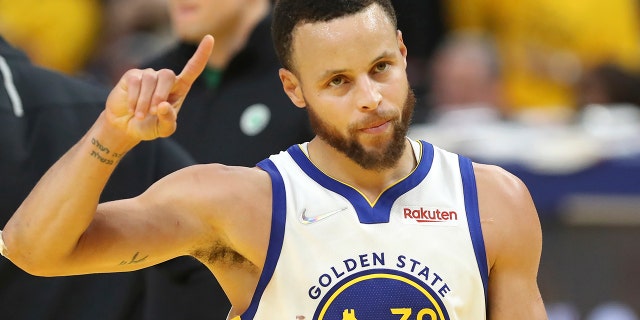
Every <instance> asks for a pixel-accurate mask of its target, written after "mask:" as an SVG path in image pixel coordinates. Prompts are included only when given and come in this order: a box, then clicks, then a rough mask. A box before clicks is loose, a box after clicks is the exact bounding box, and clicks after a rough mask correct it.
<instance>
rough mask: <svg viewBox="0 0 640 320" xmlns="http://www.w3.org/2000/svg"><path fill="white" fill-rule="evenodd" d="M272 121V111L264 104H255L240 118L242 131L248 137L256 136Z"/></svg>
mask: <svg viewBox="0 0 640 320" xmlns="http://www.w3.org/2000/svg"><path fill="white" fill-rule="evenodd" d="M270 120H271V110H269V107H267V106H266V105H264V104H262V103H257V104H253V105H251V106H249V107H247V109H245V110H244V112H243V113H242V116H240V130H242V132H243V133H244V134H246V135H248V136H255V135H257V134H258V133H260V132H262V130H264V128H266V127H267V125H268V124H269V121H270Z"/></svg>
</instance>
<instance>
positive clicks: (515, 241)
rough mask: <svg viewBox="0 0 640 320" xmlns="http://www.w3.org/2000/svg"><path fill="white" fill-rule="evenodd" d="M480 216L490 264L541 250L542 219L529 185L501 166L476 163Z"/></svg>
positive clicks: (533, 253)
mask: <svg viewBox="0 0 640 320" xmlns="http://www.w3.org/2000/svg"><path fill="white" fill-rule="evenodd" d="M474 172H475V176H476V183H477V188H478V205H479V210H480V220H481V223H482V230H483V235H484V239H485V246H486V250H487V259H488V260H489V266H490V267H491V266H492V265H493V264H494V263H495V262H496V260H498V259H518V256H520V255H528V254H532V255H534V256H535V254H536V252H539V250H540V247H541V243H542V232H541V229H540V221H539V217H538V213H537V211H536V208H535V205H534V203H533V200H532V198H531V195H530V193H529V190H528V189H527V187H526V185H525V184H524V183H523V182H522V180H520V179H519V178H518V177H516V176H515V175H513V174H511V173H509V172H508V171H506V170H504V169H503V168H501V167H498V166H494V165H484V164H476V163H474Z"/></svg>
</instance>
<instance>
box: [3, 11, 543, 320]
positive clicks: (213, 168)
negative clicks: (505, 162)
mask: <svg viewBox="0 0 640 320" xmlns="http://www.w3.org/2000/svg"><path fill="white" fill-rule="evenodd" d="M273 33H274V42H275V43H276V50H277V51H278V54H279V57H280V59H281V62H282V63H283V65H284V69H281V71H280V73H279V74H280V79H281V81H282V83H283V87H284V90H285V92H286V93H287V95H288V96H289V97H290V99H291V100H292V102H293V103H294V104H295V105H296V106H298V107H306V108H307V111H308V112H309V116H310V119H311V123H312V124H313V125H314V129H315V132H316V137H315V138H314V139H312V140H311V141H310V142H309V143H304V144H300V145H294V146H292V147H291V148H289V149H288V150H287V151H286V152H282V153H280V154H278V155H275V156H272V157H270V158H269V159H267V160H264V161H263V162H260V163H259V164H258V166H257V167H253V168H249V167H228V166H223V165H220V164H208V165H197V166H192V167H190V168H187V169H183V170H180V171H178V172H176V173H174V174H171V175H169V176H167V177H166V178H165V179H162V180H161V181H160V182H158V183H157V184H155V185H154V186H152V187H151V188H149V189H148V190H147V191H146V192H145V193H143V194H142V195H140V196H138V197H135V198H132V199H126V200H120V201H115V202H108V203H102V204H98V199H97V195H98V194H99V192H100V190H101V189H102V185H103V184H104V183H105V181H107V179H108V178H109V176H110V174H111V171H113V169H114V167H115V166H114V165H110V164H106V163H103V162H101V161H96V159H94V158H92V157H91V154H92V152H97V153H98V154H99V155H101V156H102V157H106V158H107V159H109V160H114V161H117V159H118V158H119V156H120V155H121V154H124V153H126V152H128V151H129V150H131V149H132V148H133V147H134V146H135V145H137V144H138V143H140V141H142V140H152V139H155V138H158V137H165V136H169V135H170V134H172V133H173V131H174V130H175V129H176V118H177V112H178V111H179V110H180V108H181V106H182V102H183V101H184V96H185V95H186V93H187V91H188V89H189V86H190V84H191V83H192V82H193V81H194V80H195V79H196V78H197V75H198V74H199V73H200V72H201V71H202V70H203V69H204V67H205V64H206V60H207V59H208V56H209V54H210V52H211V51H212V47H213V39H212V37H210V36H207V37H205V38H204V39H203V40H202V42H201V44H200V46H199V48H198V50H197V51H196V53H195V54H194V56H193V58H192V59H191V60H190V61H189V63H187V65H186V66H185V68H184V69H183V71H182V72H181V73H180V74H179V75H178V76H175V74H174V73H173V72H171V71H168V70H161V71H157V72H156V71H153V70H131V71H129V72H127V73H126V74H125V75H124V76H123V78H122V79H121V81H120V82H119V84H118V85H117V86H116V88H114V90H113V91H112V93H111V94H110V97H109V99H108V102H107V106H106V110H105V112H104V113H103V114H102V115H101V116H100V117H99V118H98V120H97V121H96V123H95V125H94V126H93V127H92V128H91V129H90V130H89V132H88V133H87V135H86V136H85V138H84V139H83V140H81V141H80V142H79V143H78V144H77V145H76V146H75V147H74V148H72V149H71V150H70V151H69V153H67V154H66V155H65V156H64V157H63V158H62V159H61V160H60V162H58V163H57V164H56V165H55V166H54V167H53V168H52V169H51V170H50V171H49V172H48V173H47V174H46V175H45V176H44V177H43V179H42V180H41V181H40V183H39V184H38V186H36V188H34V190H33V192H32V193H31V194H30V196H29V197H28V198H27V199H26V200H25V202H24V203H23V204H22V206H21V208H20V209H19V210H18V211H17V212H16V213H15V214H14V216H13V217H12V219H11V220H10V221H9V222H8V223H7V225H6V227H5V229H4V233H3V234H1V235H0V236H2V237H3V239H4V242H5V244H6V248H5V249H4V250H3V252H4V255H5V256H7V257H8V258H9V259H10V260H12V261H13V262H14V263H15V264H16V265H18V266H19V267H21V268H23V269H24V270H26V271H28V272H30V273H33V274H39V275H47V276H55V275H71V274H85V273H95V272H124V271H132V270H137V269H141V268H145V267H149V266H152V265H155V264H157V263H160V262H162V261H166V260H167V259H171V258H174V257H176V256H180V255H191V256H194V257H196V258H198V259H199V260H200V261H201V262H202V263H203V264H205V265H206V266H207V267H208V268H209V269H210V270H211V271H212V273H213V274H214V275H215V276H216V278H217V279H218V280H219V281H220V284H221V285H222V287H223V288H224V290H225V293H226V294H227V296H228V297H229V299H230V301H231V303H232V305H233V307H232V310H231V312H230V315H229V318H231V319H245V320H246V319H340V318H341V317H343V319H353V318H356V319H389V318H393V319H400V318H403V319H414V318H417V319H424V318H426V316H427V315H428V316H429V317H430V318H431V319H479V318H480V319H482V318H485V314H489V317H490V318H491V319H544V318H546V317H545V315H544V307H543V304H542V300H541V297H540V293H539V290H538V288H537V284H536V273H537V266H538V262H539V257H540V250H541V232H540V225H539V221H538V217H537V214H536V211H535V208H534V206H533V203H532V201H531V198H530V196H529V193H528V192H527V190H526V187H525V186H524V185H523V184H522V183H521V182H520V181H519V180H518V179H517V178H515V177H514V176H512V175H510V174H508V173H506V172H504V171H503V170H501V169H499V168H497V167H493V166H486V165H480V164H472V163H471V162H470V161H468V160H466V159H465V158H462V157H460V158H459V157H458V156H456V155H453V154H450V153H447V152H445V151H442V150H440V149H437V148H435V147H433V146H431V145H430V144H428V143H426V142H418V141H411V140H408V139H406V138H405V136H404V134H405V133H406V131H407V128H408V126H409V121H410V116H411V109H412V102H413V98H412V95H411V91H410V90H409V85H408V81H407V77H406V72H405V67H406V60H405V57H406V54H407V49H406V47H405V46H404V44H403V41H402V36H401V34H400V33H399V32H398V31H397V29H396V22H395V14H394V11H393V8H392V6H391V5H390V3H389V2H388V1H386V0H376V1H373V0H369V1H367V0H350V1H345V0H340V1H338V0H334V1H329V0H328V1H321V2H320V1H315V0H304V1H302V0H280V1H279V2H278V3H277V4H276V7H275V9H274V22H273ZM91 141H100V143H101V145H104V146H108V147H109V149H110V153H108V154H107V153H105V152H101V151H100V150H99V149H96V146H94V145H92V144H91ZM113 153H115V155H114V154H113ZM61 175H64V176H65V177H66V179H65V180H62V179H56V177H59V176H61ZM78 187H79V188H78ZM71 189H73V190H74V192H73V194H74V195H75V196H73V197H69V194H72V193H71V192H70V190H71ZM63 231H64V232H63Z"/></svg>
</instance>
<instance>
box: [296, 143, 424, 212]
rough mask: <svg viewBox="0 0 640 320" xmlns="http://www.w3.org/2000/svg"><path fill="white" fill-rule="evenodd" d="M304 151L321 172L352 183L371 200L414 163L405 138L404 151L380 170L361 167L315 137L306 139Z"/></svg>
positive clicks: (413, 165) (351, 184)
mask: <svg viewBox="0 0 640 320" xmlns="http://www.w3.org/2000/svg"><path fill="white" fill-rule="evenodd" d="M308 152H309V158H310V159H311V161H312V162H313V163H314V164H315V165H316V166H317V167H318V168H319V169H320V170H322V172H324V173H325V174H327V175H328V176H330V177H332V178H334V179H336V180H338V181H341V182H343V183H345V184H348V185H350V186H352V187H354V188H355V189H357V190H358V191H360V192H361V193H362V194H364V195H365V196H366V197H367V199H368V200H369V202H371V203H372V202H373V201H375V199H377V198H378V196H379V195H380V194H381V193H382V192H384V191H385V190H386V189H387V188H389V187H390V186H392V185H393V184H395V183H397V182H398V181H399V180H401V179H404V178H405V177H407V176H408V175H409V173H411V171H412V170H413V169H414V168H415V167H416V165H417V160H416V158H415V156H414V152H413V148H412V146H411V143H410V142H409V141H408V140H406V139H405V148H404V151H403V152H402V156H400V158H399V159H398V162H397V163H396V165H394V166H393V167H391V168H388V169H382V170H371V169H365V168H363V167H361V166H360V165H359V164H358V163H356V162H355V161H353V160H352V159H351V158H349V157H347V156H346V155H345V154H344V153H342V152H340V151H338V150H336V149H334V148H333V147H332V146H330V145H329V144H327V143H326V142H324V141H323V140H322V139H320V138H318V137H315V138H314V139H313V140H312V141H311V142H309V145H308Z"/></svg>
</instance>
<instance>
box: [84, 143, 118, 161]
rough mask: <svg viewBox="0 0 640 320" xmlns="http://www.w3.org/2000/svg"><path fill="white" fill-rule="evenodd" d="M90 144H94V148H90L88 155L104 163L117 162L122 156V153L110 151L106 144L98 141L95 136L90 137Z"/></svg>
mask: <svg viewBox="0 0 640 320" xmlns="http://www.w3.org/2000/svg"><path fill="white" fill-rule="evenodd" d="M91 144H92V145H94V146H95V147H96V149H95V150H91V153H90V154H89V155H90V156H91V157H93V158H95V159H98V161H100V162H102V163H104V164H106V165H114V164H117V163H118V161H120V158H122V157H123V156H124V153H117V152H111V150H109V148H108V147H107V146H105V145H103V144H102V143H100V141H99V140H98V139H96V138H91Z"/></svg>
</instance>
